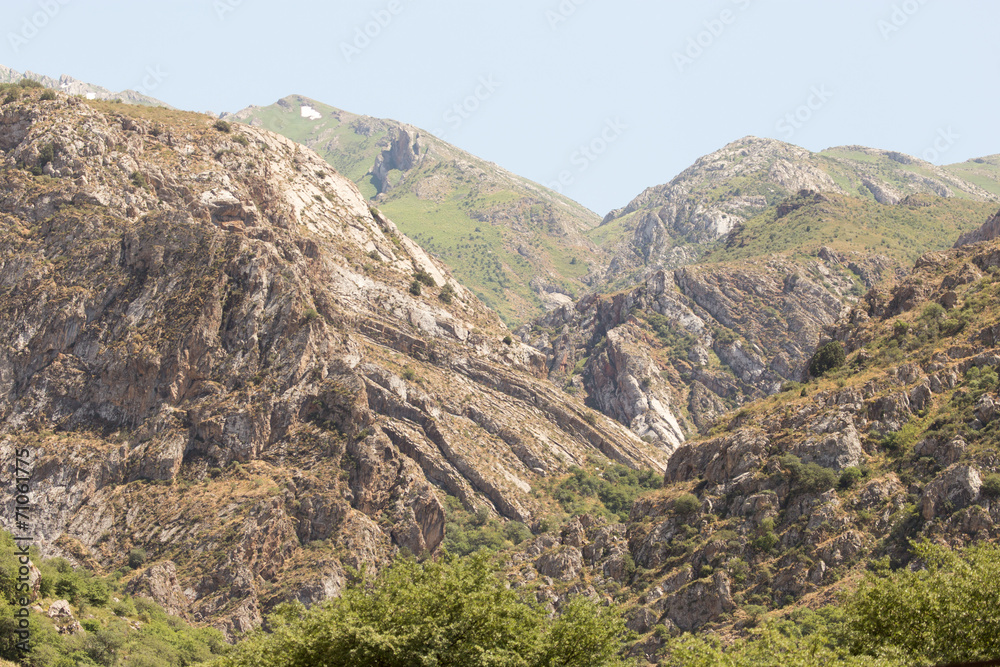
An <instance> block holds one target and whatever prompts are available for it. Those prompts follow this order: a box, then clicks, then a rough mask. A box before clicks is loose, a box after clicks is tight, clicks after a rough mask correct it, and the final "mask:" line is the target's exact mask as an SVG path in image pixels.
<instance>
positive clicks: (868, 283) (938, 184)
mask: <svg viewBox="0 0 1000 667" xmlns="http://www.w3.org/2000/svg"><path fill="white" fill-rule="evenodd" d="M966 165H971V166H966V167H963V169H966V170H969V169H972V168H977V169H979V170H980V171H979V172H977V173H979V175H980V177H978V178H977V180H976V182H977V183H986V182H987V176H986V174H988V168H989V165H990V163H989V161H988V160H986V159H984V161H979V162H977V161H972V162H970V163H966ZM996 200H997V196H996V195H994V194H992V193H991V192H990V191H989V190H987V189H986V188H984V187H981V186H980V185H977V184H975V183H973V182H971V181H965V180H961V179H959V178H958V177H956V176H954V175H953V174H951V173H950V172H949V171H948V170H945V169H941V168H937V167H933V166H932V165H929V164H927V163H923V162H921V161H919V160H916V159H915V158H910V157H908V156H905V155H902V154H900V153H894V152H887V151H879V150H875V149H868V148H861V147H847V148H836V149H829V150H828V151H824V152H823V153H820V154H813V153H810V152H809V151H807V150H805V149H803V148H799V147H797V146H792V145H789V144H785V143H782V142H779V141H774V140H767V139H757V138H754V137H748V138H745V139H743V140H740V141H737V142H734V143H732V144H730V145H728V146H726V147H725V148H723V149H721V150H720V151H717V152H715V153H712V154H710V155H707V156H705V157H703V158H701V159H699V160H698V161H696V162H695V164H694V165H692V166H691V167H690V168H688V169H686V170H685V171H684V172H682V173H681V174H680V175H678V176H677V177H676V178H675V179H673V180H672V181H671V182H670V183H669V184H666V185H663V186H658V187H655V188H649V189H647V190H646V191H645V192H644V193H643V194H642V195H640V196H639V197H637V198H636V199H635V200H633V201H632V202H631V203H630V204H629V205H628V206H626V207H624V208H623V209H619V210H617V211H613V212H612V213H610V214H609V215H608V216H607V217H606V218H605V220H604V222H603V223H602V225H601V227H599V228H597V229H596V230H594V231H593V232H591V237H592V238H594V239H597V240H601V239H608V240H609V242H608V247H609V248H610V249H612V250H613V252H614V256H613V258H612V260H611V262H610V264H609V268H608V271H607V273H606V275H605V276H604V277H603V278H604V280H602V281H597V282H595V288H596V289H595V293H593V294H591V295H589V296H587V297H584V298H583V299H581V300H579V301H577V302H576V303H574V304H568V305H565V306H562V307H561V308H559V309H557V310H555V311H553V312H552V313H549V314H547V315H545V316H543V317H540V318H538V319H536V320H535V321H534V322H532V323H530V325H525V326H523V327H521V328H520V329H519V330H518V334H519V336H520V338H521V340H522V341H524V342H525V343H528V344H530V345H532V346H534V347H535V348H536V349H538V350H539V351H541V352H543V353H544V354H545V355H546V358H547V360H548V367H549V371H550V378H551V379H552V380H553V381H554V382H556V383H557V384H560V385H562V386H563V387H564V389H565V390H566V391H569V392H572V393H575V394H577V395H582V396H583V397H584V400H585V401H586V402H587V403H588V404H589V405H591V406H592V407H594V408H596V409H599V410H601V411H602V412H604V413H605V414H608V415H609V416H612V417H614V418H615V419H617V420H618V421H619V422H621V423H622V424H623V425H625V426H628V427H629V428H631V429H632V430H633V432H635V433H636V434H637V435H639V436H641V437H644V438H646V439H648V440H650V441H653V442H658V443H660V444H662V445H663V446H665V447H668V448H671V449H672V448H676V447H678V446H679V445H680V444H681V443H683V442H684V440H685V438H687V437H689V436H691V435H692V434H695V433H699V432H701V433H704V432H706V431H707V430H708V429H709V428H711V426H712V424H713V423H714V420H715V419H716V418H718V417H719V416H720V415H723V414H725V413H726V412H727V411H730V410H733V409H735V408H737V407H738V406H739V405H742V404H743V403H746V402H747V401H751V400H754V399H758V398H761V397H763V396H767V395H770V394H774V393H775V392H778V391H779V390H780V389H781V387H782V386H783V385H784V384H785V383H787V382H799V381H802V380H804V379H805V378H806V370H807V366H808V363H809V360H810V358H811V357H812V355H813V353H814V351H815V350H816V347H817V346H818V345H819V343H820V341H821V339H822V337H823V335H824V333H823V332H824V329H825V328H826V327H829V326H831V325H832V324H834V323H835V322H836V321H837V320H838V319H839V318H840V317H842V316H843V315H844V314H845V313H847V312H849V310H850V309H851V308H853V307H855V306H856V305H857V304H858V303H859V302H860V300H861V298H862V297H863V296H864V295H865V294H866V292H868V291H869V290H872V289H875V288H878V287H882V286H885V285H891V284H892V282H893V281H894V280H895V279H896V278H897V277H898V276H899V275H902V274H903V273H904V272H905V270H906V267H908V266H910V265H912V262H913V261H915V260H916V259H917V258H918V257H919V256H920V255H921V254H922V253H925V252H927V251H931V250H940V249H944V248H947V247H949V246H950V245H951V244H952V242H953V241H954V239H956V238H957V237H958V236H959V235H961V234H962V233H965V232H970V231H971V230H972V229H973V228H974V227H975V226H976V225H978V224H980V223H981V222H982V221H983V220H984V219H986V218H987V217H989V216H990V215H992V214H993V213H995V211H996V207H997V201H996ZM604 230H610V231H607V232H606V231H604ZM602 234H607V236H606V237H602V236H601V235H602ZM615 238H619V239H620V241H619V242H617V245H616V244H615V242H614V241H613V240H612V239H615Z"/></svg>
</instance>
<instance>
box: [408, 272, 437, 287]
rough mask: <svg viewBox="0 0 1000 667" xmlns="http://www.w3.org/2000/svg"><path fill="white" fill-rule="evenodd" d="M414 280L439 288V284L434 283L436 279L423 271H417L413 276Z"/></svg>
mask: <svg viewBox="0 0 1000 667" xmlns="http://www.w3.org/2000/svg"><path fill="white" fill-rule="evenodd" d="M413 279H414V280H416V281H417V282H420V283H423V284H424V285H427V286H428V287H437V283H436V282H434V278H433V277H431V274H429V273H427V272H426V271H424V270H423V269H417V270H416V271H415V272H414V274H413Z"/></svg>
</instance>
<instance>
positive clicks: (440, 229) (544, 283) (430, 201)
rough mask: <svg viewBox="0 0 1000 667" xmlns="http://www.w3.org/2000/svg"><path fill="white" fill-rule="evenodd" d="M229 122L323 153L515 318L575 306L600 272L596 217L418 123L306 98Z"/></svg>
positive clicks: (250, 110)
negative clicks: (592, 237) (591, 234)
mask: <svg viewBox="0 0 1000 667" xmlns="http://www.w3.org/2000/svg"><path fill="white" fill-rule="evenodd" d="M224 117H225V118H227V119H232V120H238V121H241V122H247V123H250V124H253V125H258V126H261V127H267V128H268V129H271V130H274V131H277V132H279V133H280V134H284V135H286V136H288V137H290V138H292V139H294V140H296V141H300V142H302V143H303V144H305V145H308V146H310V147H312V148H314V149H316V150H317V151H319V152H320V154H321V155H323V156H324V157H325V158H326V159H327V160H328V161H329V162H330V163H331V164H332V165H333V166H334V167H335V168H337V169H338V170H339V171H341V172H342V173H344V174H345V175H346V176H347V177H348V178H350V179H351V180H353V181H354V182H355V183H357V184H358V185H359V187H360V188H361V189H362V191H363V192H364V193H365V195H366V196H367V197H369V198H370V199H371V201H372V203H373V204H375V205H377V206H379V208H381V209H383V210H385V211H386V213H387V214H388V215H390V216H391V217H392V218H393V219H394V220H397V221H398V224H399V225H400V227H401V229H402V230H403V231H404V232H406V233H408V234H410V235H412V236H413V237H414V238H415V239H416V240H417V241H418V242H420V243H421V244H422V245H424V246H425V247H427V248H428V250H430V251H431V252H435V253H436V254H438V255H439V256H440V257H441V258H442V259H443V260H444V261H445V262H446V263H447V264H448V265H449V266H450V267H451V268H452V270H454V271H455V272H456V275H458V276H459V277H460V278H461V279H462V280H463V282H464V283H465V284H466V285H467V286H470V287H471V288H472V289H474V290H475V291H476V293H477V294H478V295H479V296H480V298H483V299H484V300H486V301H487V303H489V304H490V305H491V306H492V307H493V308H494V309H496V310H498V311H499V312H501V314H503V315H504V317H505V318H507V320H508V322H523V321H524V320H525V319H528V318H529V317H530V316H534V315H537V314H540V313H541V312H544V310H545V309H551V308H553V307H556V306H558V305H560V304H563V303H568V302H569V301H570V300H571V299H572V298H573V297H574V296H576V295H577V294H578V293H580V292H583V291H585V290H586V289H588V287H589V285H590V282H591V280H590V277H589V275H588V274H590V273H594V272H595V271H600V269H601V258H602V253H601V251H600V249H599V247H598V246H597V245H595V244H593V243H591V242H590V241H588V240H587V239H586V238H585V236H584V232H585V231H587V230H589V229H592V228H593V227H596V226H597V224H598V223H599V222H600V219H599V217H598V216H597V214H596V213H593V212H592V211H589V210H588V209H586V208H585V207H583V206H582V205H580V204H578V203H577V202H574V201H572V200H570V199H568V198H566V197H564V196H562V195H560V194H559V193H557V192H554V191H552V190H548V189H547V188H545V187H544V186H542V185H539V184H537V183H534V182H531V181H529V180H528V179H525V178H523V177H520V176H517V175H515V174H512V173H510V172H508V171H506V170H504V169H502V168H500V167H498V166H497V165H496V164H495V163H491V162H487V161H485V160H482V159H481V158H478V157H475V156H473V155H471V154H469V153H466V152H465V151H462V150H461V149H458V148H457V147H455V146H452V145H451V144H448V143H447V142H444V141H442V140H440V139H438V138H436V137H434V136H433V135H431V134H429V133H428V132H426V131H424V130H421V129H419V128H416V127H414V126H412V125H409V124H406V123H400V122H398V121H392V120H386V119H377V118H372V117H369V116H359V115H357V114H353V113H350V112H347V111H343V110H341V109H337V108H335V107H331V106H328V105H325V104H323V103H321V102H317V101H316V100H311V99H309V98H306V97H303V96H300V95H292V96H288V97H285V98H282V99H281V100H279V101H278V102H277V103H276V104H274V105H271V106H269V107H248V108H246V109H244V110H242V111H238V112H235V113H233V114H225V115H224Z"/></svg>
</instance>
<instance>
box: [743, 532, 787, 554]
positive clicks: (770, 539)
mask: <svg viewBox="0 0 1000 667" xmlns="http://www.w3.org/2000/svg"><path fill="white" fill-rule="evenodd" d="M780 543H781V540H780V539H778V535H777V533H775V532H774V531H773V530H763V531H761V532H760V533H758V534H757V535H755V536H754V538H753V539H752V540H750V546H751V547H753V548H754V549H756V550H757V551H760V552H761V553H771V552H772V551H774V550H775V549H776V548H777V547H778V544H780Z"/></svg>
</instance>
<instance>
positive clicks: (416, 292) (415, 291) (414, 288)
mask: <svg viewBox="0 0 1000 667" xmlns="http://www.w3.org/2000/svg"><path fill="white" fill-rule="evenodd" d="M421 291H423V290H422V288H421V286H420V281H419V280H414V281H413V282H412V283H410V294H412V295H413V296H420V292H421Z"/></svg>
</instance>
